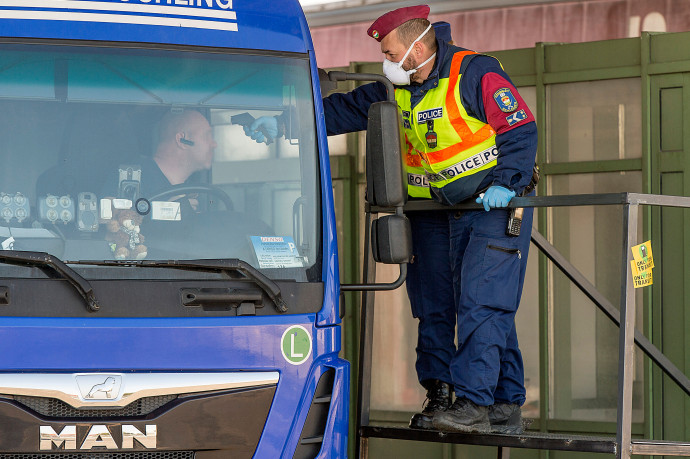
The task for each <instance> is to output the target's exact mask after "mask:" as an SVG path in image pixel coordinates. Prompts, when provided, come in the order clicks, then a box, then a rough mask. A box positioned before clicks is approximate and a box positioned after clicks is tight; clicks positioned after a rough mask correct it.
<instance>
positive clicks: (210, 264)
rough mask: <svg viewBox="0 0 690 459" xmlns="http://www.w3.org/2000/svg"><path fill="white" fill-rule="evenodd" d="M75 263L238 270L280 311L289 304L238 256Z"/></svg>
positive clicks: (265, 278) (200, 269)
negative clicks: (264, 293)
mask: <svg viewBox="0 0 690 459" xmlns="http://www.w3.org/2000/svg"><path fill="white" fill-rule="evenodd" d="M65 263H70V264H74V265H92V266H134V267H141V268H172V269H184V270H189V271H211V272H217V271H220V272H225V273H228V272H238V273H240V274H242V275H244V277H246V278H247V279H250V280H252V281H254V283H255V284H256V285H258V286H259V287H261V290H263V291H264V292H266V295H268V297H269V298H270V299H271V300H272V301H273V304H274V305H275V307H276V310H277V311H278V312H287V310H288V308H287V304H285V301H284V300H283V296H282V294H281V293H280V287H278V285H277V284H276V283H275V282H273V281H272V280H271V279H269V278H268V277H266V276H264V275H263V274H261V272H259V270H257V269H256V268H254V267H253V266H252V265H250V264H249V263H247V262H246V261H242V260H240V259H238V258H221V259H208V260H207V259H203V260H79V261H65Z"/></svg>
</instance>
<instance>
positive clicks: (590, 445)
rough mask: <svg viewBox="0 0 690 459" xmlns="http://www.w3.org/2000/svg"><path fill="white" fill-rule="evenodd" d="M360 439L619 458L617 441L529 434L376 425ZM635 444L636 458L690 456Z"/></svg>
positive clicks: (688, 446) (662, 444) (686, 446)
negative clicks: (661, 455) (562, 452)
mask: <svg viewBox="0 0 690 459" xmlns="http://www.w3.org/2000/svg"><path fill="white" fill-rule="evenodd" d="M360 435H361V436H362V437H367V438H387V439H392V440H408V441H426V442H434V443H454V444H463V445H475V446H494V447H498V448H526V449H546V450H551V451H578V452H584V453H608V454H616V438H615V437H599V436H587V435H565V434H553V433H542V432H529V431H527V432H525V433H524V434H522V435H501V434H462V433H444V432H438V431H435V430H418V429H409V428H406V427H386V426H375V425H369V426H364V427H362V428H361V429H360ZM631 444H632V445H631V453H632V454H652V453H653V454H663V455H666V456H687V455H688V453H689V452H690V443H683V442H669V441H656V440H632V442H631Z"/></svg>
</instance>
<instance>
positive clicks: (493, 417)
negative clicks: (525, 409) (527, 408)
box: [489, 403, 525, 435]
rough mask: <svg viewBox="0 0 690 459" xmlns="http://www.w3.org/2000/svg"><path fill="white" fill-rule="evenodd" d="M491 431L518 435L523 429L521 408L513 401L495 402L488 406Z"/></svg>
mask: <svg viewBox="0 0 690 459" xmlns="http://www.w3.org/2000/svg"><path fill="white" fill-rule="evenodd" d="M489 422H491V432H493V433H502V434H510V435H520V434H522V433H523V432H524V431H525V427H524V425H523V422H522V409H520V405H518V404H515V403H495V404H494V405H492V406H490V407H489Z"/></svg>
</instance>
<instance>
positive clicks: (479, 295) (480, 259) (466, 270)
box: [406, 208, 532, 406]
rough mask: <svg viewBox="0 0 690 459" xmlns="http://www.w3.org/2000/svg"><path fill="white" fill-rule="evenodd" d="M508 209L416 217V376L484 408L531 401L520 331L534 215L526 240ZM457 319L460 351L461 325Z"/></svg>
mask: <svg viewBox="0 0 690 459" xmlns="http://www.w3.org/2000/svg"><path fill="white" fill-rule="evenodd" d="M508 214H509V211H508V210H506V209H494V210H491V211H489V212H486V211H483V210H481V211H468V212H462V213H460V214H458V213H457V212H454V211H435V212H433V211H429V212H409V213H408V214H407V217H408V218H409V220H410V224H411V227H412V250H413V255H414V258H413V261H412V263H409V264H408V273H407V282H406V286H407V293H408V296H409V298H410V304H411V306H412V315H413V316H414V317H416V318H418V319H419V328H418V339H417V349H416V350H417V362H416V365H415V366H416V370H417V377H418V379H419V381H420V382H423V381H425V380H429V379H438V380H441V381H444V382H447V383H450V384H453V385H454V387H455V393H456V395H457V396H458V397H465V398H468V399H470V400H472V401H473V402H474V403H476V404H478V405H484V406H488V405H492V404H493V403H494V402H503V403H517V404H519V405H522V404H523V403H524V401H525V388H524V370H523V364H522V355H521V354H520V349H519V348H518V341H517V334H516V330H515V313H516V311H517V308H518V305H519V301H520V296H521V294H522V285H523V281H524V276H525V269H526V266H527V254H528V251H529V242H530V231H531V228H532V209H531V208H527V209H525V211H524V216H523V222H522V231H521V233H520V236H519V237H511V236H506V234H505V231H506V227H507V225H508ZM456 317H457V324H458V327H457V342H458V345H457V348H456V345H455V339H454V337H455V336H454V335H455V324H456Z"/></svg>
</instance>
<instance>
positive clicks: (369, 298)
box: [355, 212, 376, 459]
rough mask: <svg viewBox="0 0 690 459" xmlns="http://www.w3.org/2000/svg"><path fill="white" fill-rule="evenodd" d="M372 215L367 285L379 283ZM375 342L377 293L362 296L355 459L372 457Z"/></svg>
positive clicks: (368, 220) (366, 259)
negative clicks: (365, 430)
mask: <svg viewBox="0 0 690 459" xmlns="http://www.w3.org/2000/svg"><path fill="white" fill-rule="evenodd" d="M371 220H372V218H371V212H367V213H366V218H365V222H364V269H363V270H362V275H363V277H364V282H365V283H374V282H376V263H375V262H374V258H373V255H372V253H371V250H369V239H370V237H371V235H370V232H371ZM373 341H374V292H373V291H367V290H364V291H363V292H362V307H361V311H360V322H359V371H358V378H357V379H358V381H357V395H358V398H359V404H358V405H357V429H356V434H357V442H356V446H355V448H356V451H355V457H356V458H360V459H366V458H367V457H369V439H368V438H362V436H361V429H362V426H367V425H369V410H370V404H371V359H372V355H371V354H372V350H373Z"/></svg>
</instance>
